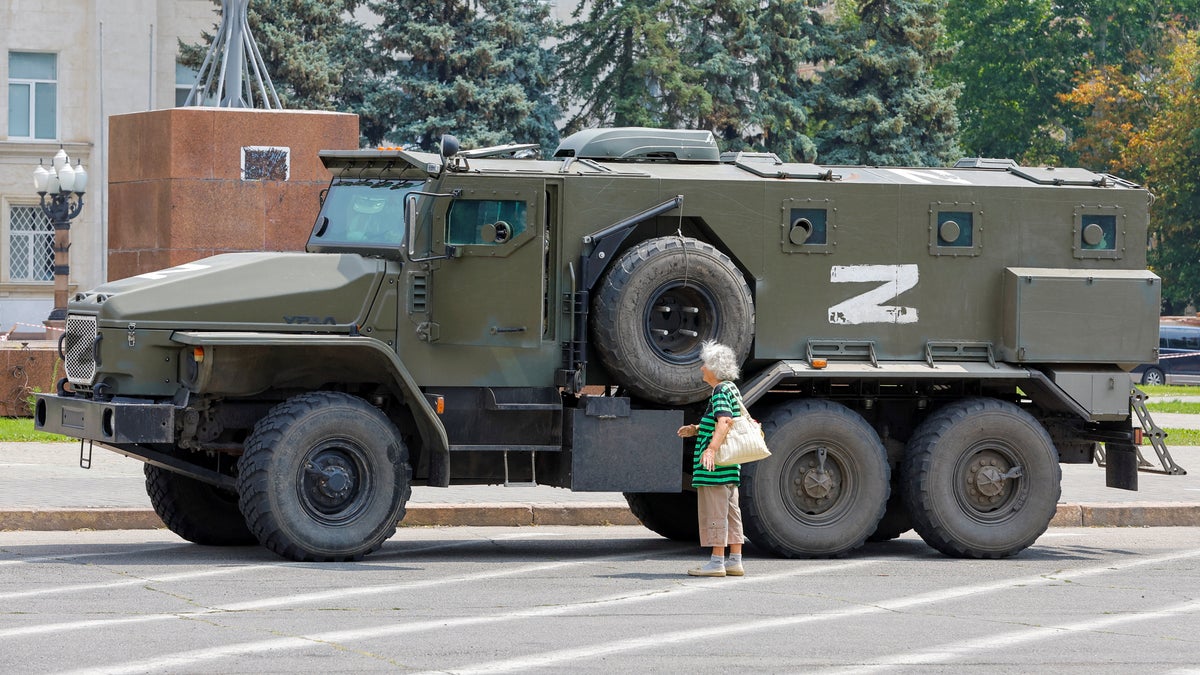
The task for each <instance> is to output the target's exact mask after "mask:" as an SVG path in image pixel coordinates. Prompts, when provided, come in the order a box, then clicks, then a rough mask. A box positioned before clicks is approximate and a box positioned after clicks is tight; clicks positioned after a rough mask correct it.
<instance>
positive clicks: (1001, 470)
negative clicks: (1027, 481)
mask: <svg viewBox="0 0 1200 675" xmlns="http://www.w3.org/2000/svg"><path fill="white" fill-rule="evenodd" d="M1021 475H1022V469H1021V467H1020V466H1011V465H1010V463H1009V462H1008V461H1007V460H1006V459H1004V458H1003V457H1001V456H999V455H997V454H995V453H992V452H982V453H979V454H978V455H976V456H975V457H974V458H972V460H971V461H970V463H968V465H967V473H966V475H965V476H964V478H965V479H966V488H967V495H968V498H969V500H970V501H971V502H972V504H974V505H975V506H976V507H977V508H983V509H988V508H991V507H994V506H996V505H997V504H999V503H1000V502H1002V501H1003V500H1004V499H1005V498H1006V497H1007V496H1008V495H1009V493H1011V492H1012V487H1013V483H1012V482H1010V481H1012V479H1015V478H1019V477H1021Z"/></svg>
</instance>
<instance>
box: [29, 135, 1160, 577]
mask: <svg viewBox="0 0 1200 675" xmlns="http://www.w3.org/2000/svg"><path fill="white" fill-rule="evenodd" d="M526 154H532V153H531V148H530V147H529V146H503V147H495V148H483V149H477V150H462V149H460V148H458V147H457V142H456V141H455V140H454V139H453V138H452V137H446V138H444V139H443V144H442V147H441V150H440V152H438V153H422V152H413V151H407V150H404V149H400V148H381V149H377V150H359V151H338V152H323V153H322V154H321V159H322V160H323V161H324V164H325V166H326V167H328V169H329V171H330V172H331V174H332V181H331V182H330V184H329V187H328V189H327V190H326V191H324V192H323V194H322V195H321V208H320V213H319V215H318V217H317V221H316V223H315V225H314V226H313V228H312V232H311V235H310V237H309V239H308V243H307V247H306V251H305V252H303V253H301V252H271V253H268V252H245V253H229V254H224V255H217V256H214V257H210V258H206V259H203V260H198V261H196V262H192V263H188V264H184V265H179V266H177V267H172V268H169V269H164V270H161V271H157V272H151V273H147V274H141V275H138V276H135V277H131V278H127V279H122V280H119V281H114V282H111V283H107V284H104V285H102V286H100V287H99V288H96V289H94V290H90V291H87V292H82V293H79V294H77V295H76V296H75V297H74V299H73V300H72V301H71V303H70V306H69V312H68V316H67V320H66V331H65V334H64V335H63V337H62V339H61V340H60V352H61V356H62V359H63V362H64V368H65V373H66V377H65V378H64V379H63V380H62V381H61V382H60V383H59V384H58V386H57V391H56V392H55V393H53V394H47V395H41V396H39V397H38V399H37V403H36V418H35V423H36V427H37V428H38V429H41V430H44V431H49V432H54V433H60V434H65V435H68V436H72V437H76V438H80V439H83V440H85V441H88V442H91V443H93V444H99V445H100V446H102V447H104V448H108V449H110V450H114V451H116V452H119V453H122V454H124V455H128V456H131V457H135V458H137V459H139V460H142V461H144V462H145V463H146V467H145V473H146V487H147V491H148V493H149V496H150V498H151V501H152V503H153V505H154V508H155V510H156V511H157V513H158V515H159V516H161V517H162V520H163V521H164V522H165V523H166V525H167V527H169V528H170V529H171V530H172V531H174V532H175V533H177V534H178V535H179V536H181V537H183V538H184V539H187V540H189V541H192V542H197V543H202V544H210V545H234V544H245V543H251V542H260V543H261V544H263V545H265V546H266V547H267V548H269V549H270V550H272V551H275V552H276V553H278V554H280V555H281V556H284V557H286V558H290V559H293V560H311V561H345V560H354V559H358V558H360V557H361V556H363V555H365V554H367V553H369V552H371V551H373V550H375V549H377V548H378V547H379V546H380V545H381V544H382V543H383V542H384V541H385V540H386V539H388V538H389V537H391V536H393V535H394V533H395V530H396V527H397V523H398V521H400V520H402V519H403V517H404V513H405V505H406V502H407V501H408V499H409V497H410V496H411V490H412V486H413V485H427V486H443V487H444V486H447V485H450V484H452V483H453V484H500V483H504V484H537V485H549V486H557V487H561V488H568V489H571V490H579V491H620V492H623V493H624V494H625V495H626V498H627V500H628V502H629V505H630V508H631V510H632V511H633V513H634V514H636V515H637V517H638V518H639V519H640V520H641V521H642V522H643V523H644V524H645V525H646V526H647V527H649V528H650V529H652V530H654V531H655V532H658V533H659V534H662V535H664V536H667V537H671V538H675V539H680V540H692V541H695V540H696V535H697V525H696V516H695V503H696V496H695V493H694V491H693V490H692V489H691V487H690V485H691V480H690V478H691V477H690V472H691V466H692V459H691V457H692V448H691V447H689V445H688V444H687V443H688V441H684V440H682V439H680V438H678V437H677V436H676V433H675V432H676V430H677V429H678V427H680V426H681V425H683V424H685V423H691V422H694V421H696V420H697V419H698V418H699V417H700V415H701V414H702V413H703V409H704V407H705V403H706V399H707V397H708V394H709V390H708V387H707V386H706V385H705V384H704V382H703V380H702V379H701V376H700V371H699V367H698V366H699V350H700V346H701V344H702V343H703V342H705V341H708V340H715V341H718V342H720V343H723V344H726V345H728V346H730V347H731V348H732V349H733V350H734V352H735V353H736V354H737V355H738V357H739V358H740V359H741V360H742V370H743V378H742V380H741V382H740V386H741V389H742V392H743V396H744V399H745V403H746V405H747V406H749V409H750V411H751V413H752V414H753V415H754V416H755V417H756V418H758V419H760V420H761V421H762V422H763V428H764V432H765V435H766V437H767V441H768V444H769V446H770V447H771V449H772V451H773V453H774V454H773V456H772V457H770V458H769V459H767V460H765V461H762V462H758V463H754V464H749V465H746V466H744V467H742V477H743V478H742V489H741V502H742V508H743V514H744V520H745V529H746V532H747V536H748V537H749V538H750V540H751V541H752V542H753V543H754V544H755V545H756V546H757V547H758V548H760V549H763V550H765V551H768V552H771V553H774V554H778V555H781V556H789V557H822V556H836V555H840V554H844V553H846V552H847V551H850V550H852V549H854V548H856V547H858V546H860V545H861V544H863V542H864V541H867V540H868V539H872V540H886V539H890V538H894V537H896V536H898V535H899V534H900V533H902V532H904V531H906V530H908V529H910V528H912V529H915V530H916V531H917V532H918V533H919V534H920V535H921V537H922V538H923V539H924V540H925V541H926V542H928V543H929V544H930V545H931V546H933V547H935V548H936V549H938V550H939V551H941V552H943V553H945V554H947V555H950V556H959V557H978V558H996V557H1004V556H1010V555H1013V554H1016V553H1018V552H1020V551H1021V550H1023V549H1025V548H1026V547H1028V546H1029V545H1030V544H1032V543H1033V542H1034V541H1035V540H1036V539H1037V538H1038V536H1040V535H1041V534H1042V533H1043V532H1044V531H1045V529H1046V527H1047V526H1048V524H1049V522H1050V520H1051V518H1052V516H1053V515H1054V513H1055V508H1056V503H1057V501H1058V498H1059V494H1060V487H1059V483H1060V477H1061V469H1060V464H1062V463H1090V462H1093V461H1096V460H1097V459H1101V457H1100V455H1102V460H1103V463H1104V465H1105V467H1106V469H1105V472H1106V477H1107V483H1108V485H1110V486H1112V487H1118V488H1126V489H1136V486H1137V470H1138V468H1139V465H1140V464H1142V462H1141V461H1140V460H1141V456H1140V455H1139V454H1138V451H1137V447H1136V446H1137V444H1138V443H1139V442H1140V441H1141V436H1142V434H1143V433H1144V431H1150V432H1151V436H1152V440H1153V441H1155V445H1156V449H1158V450H1159V457H1160V459H1161V460H1162V465H1163V470H1165V471H1169V472H1176V473H1178V472H1181V471H1182V470H1181V469H1179V468H1178V467H1177V466H1175V465H1174V463H1173V462H1171V461H1170V457H1169V454H1167V453H1166V448H1165V446H1163V445H1162V442H1161V436H1162V433H1161V431H1160V430H1158V429H1157V427H1154V426H1153V423H1152V422H1150V421H1149V418H1148V417H1144V406H1142V405H1141V397H1140V395H1138V392H1137V391H1136V390H1133V389H1132V388H1131V380H1130V377H1129V374H1128V371H1129V370H1130V369H1132V368H1133V367H1134V366H1135V365H1137V364H1141V363H1147V362H1153V361H1155V360H1156V358H1157V348H1158V335H1157V315H1158V309H1159V297H1160V290H1161V288H1160V280H1159V278H1158V277H1157V276H1155V275H1154V274H1153V273H1152V272H1150V271H1147V269H1146V254H1145V249H1146V243H1147V226H1148V219H1149V216H1148V211H1149V207H1150V203H1151V194H1150V193H1149V192H1147V191H1146V190H1145V189H1143V188H1142V187H1139V186H1138V185H1135V184H1133V183H1130V182H1128V181H1126V180H1122V179H1121V178H1118V177H1114V176H1111V175H1105V174H1099V173H1093V172H1091V171H1087V170H1084V169H1072V168H1052V167H1024V166H1018V165H1017V164H1015V163H1013V162H1011V161H1007V160H990V159H986V160H985V159H978V160H964V161H963V162H960V163H959V164H958V165H957V166H955V167H953V168H901V167H893V168H887V167H875V166H825V165H817V164H800V163H788V162H782V161H780V160H779V159H778V158H777V157H775V156H773V155H769V154H753V153H722V152H721V151H720V149H719V148H718V146H717V144H716V142H715V140H714V138H713V136H712V134H710V133H708V132H704V131H684V130H661V129H642V128H615V129H593V130H589V131H584V132H580V133H578V134H575V135H572V136H570V137H568V138H566V139H564V140H563V142H562V144H561V146H560V147H559V148H558V149H557V151H556V152H555V153H554V156H553V157H552V158H550V159H539V158H536V157H524V156H523V155H526ZM1139 417H1144V419H1142V420H1139V419H1138V418H1139ZM89 452H90V450H89Z"/></svg>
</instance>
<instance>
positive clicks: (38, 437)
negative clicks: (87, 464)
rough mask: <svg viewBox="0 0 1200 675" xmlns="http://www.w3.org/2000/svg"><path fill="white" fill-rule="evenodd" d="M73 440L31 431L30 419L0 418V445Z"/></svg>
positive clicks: (72, 439) (31, 421)
mask: <svg viewBox="0 0 1200 675" xmlns="http://www.w3.org/2000/svg"><path fill="white" fill-rule="evenodd" d="M74 440H75V439H74V438H68V437H66V436H59V435H58V434H44V433H42V432H40V431H34V430H33V418H32V417H0V443H4V442H12V441H20V442H31V441H32V442H38V443H53V442H55V441H74Z"/></svg>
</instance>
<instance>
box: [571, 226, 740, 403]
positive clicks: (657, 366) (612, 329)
mask: <svg viewBox="0 0 1200 675" xmlns="http://www.w3.org/2000/svg"><path fill="white" fill-rule="evenodd" d="M591 323H592V334H593V336H594V338H595V344H596V352H597V353H598V354H599V356H600V361H601V363H603V364H604V366H605V368H607V369H608V372H609V373H611V374H612V376H613V377H614V378H615V379H616V380H617V381H618V382H619V383H620V384H622V385H624V386H626V387H628V388H629V390H630V391H631V392H633V393H634V394H637V395H638V396H640V397H642V398H644V399H647V400H650V401H654V402H656V403H666V404H672V405H678V404H684V403H693V402H695V401H699V400H701V399H703V398H705V397H707V396H708V395H709V394H710V393H711V392H712V389H711V388H710V387H709V386H708V385H706V384H704V382H703V381H701V379H700V376H699V374H698V372H697V368H699V365H700V345H701V343H703V342H704V341H706V340H715V341H717V342H720V343H721V344H724V345H727V346H729V347H730V348H731V349H733V353H734V354H736V355H737V358H738V361H739V362H741V361H742V360H744V359H745V358H746V355H747V354H748V353H749V352H750V343H751V341H752V340H753V339H754V301H753V299H752V298H751V297H750V288H749V286H747V285H746V280H745V278H744V277H743V276H742V273H741V272H740V271H738V269H737V267H736V266H734V264H733V261H732V260H730V259H729V257H728V256H726V255H725V254H723V253H721V252H720V251H718V250H717V249H716V248H714V247H712V246H710V245H709V244H706V243H704V242H702V241H697V240H695V239H689V238H683V237H660V238H658V239H649V240H647V241H644V242H642V243H641V244H638V245H637V246H634V247H633V248H631V249H629V250H628V251H626V252H625V253H624V254H623V255H622V256H621V257H620V258H619V259H618V260H617V261H616V262H614V263H613V265H612V268H611V269H610V270H609V271H608V274H607V275H606V276H605V278H604V281H603V282H602V283H601V286H600V290H599V291H598V293H597V295H596V302H595V307H594V308H593V311H592V322H591Z"/></svg>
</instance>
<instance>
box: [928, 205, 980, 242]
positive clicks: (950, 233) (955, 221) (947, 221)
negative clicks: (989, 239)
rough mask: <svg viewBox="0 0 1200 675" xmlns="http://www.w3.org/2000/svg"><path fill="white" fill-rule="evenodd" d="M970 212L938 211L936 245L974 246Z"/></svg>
mask: <svg viewBox="0 0 1200 675" xmlns="http://www.w3.org/2000/svg"><path fill="white" fill-rule="evenodd" d="M974 215H975V214H973V213H971V212H970V211H938V217H937V245H938V246H964V247H967V248H970V247H972V246H974V245H975V243H974V241H975V231H974V227H973V223H972V222H971V219H972V216H974Z"/></svg>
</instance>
